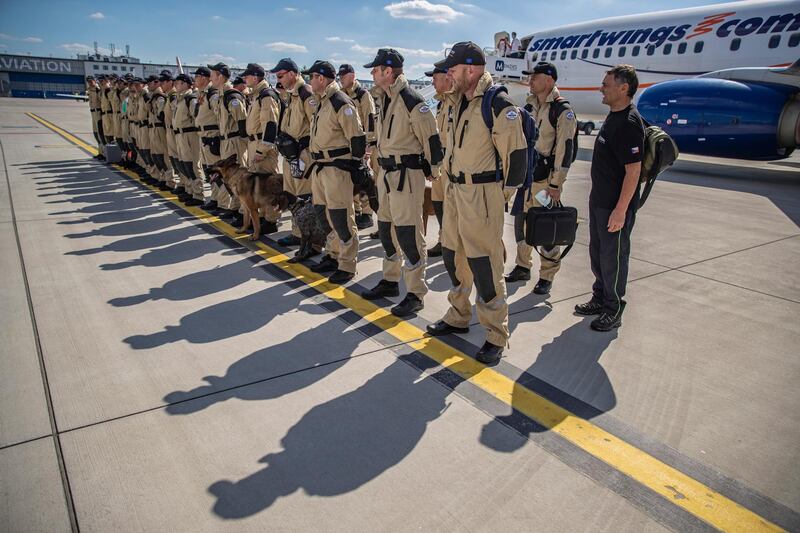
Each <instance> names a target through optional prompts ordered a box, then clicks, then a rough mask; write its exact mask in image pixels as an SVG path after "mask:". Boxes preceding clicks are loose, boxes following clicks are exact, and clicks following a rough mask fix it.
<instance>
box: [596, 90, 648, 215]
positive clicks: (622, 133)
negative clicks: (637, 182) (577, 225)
mask: <svg viewBox="0 0 800 533" xmlns="http://www.w3.org/2000/svg"><path fill="white" fill-rule="evenodd" d="M643 152H644V126H643V122H642V117H641V115H639V111H637V110H636V107H635V106H633V105H630V106H628V107H626V108H625V109H623V110H621V111H614V112H612V113H609V114H608V116H607V117H606V120H605V122H604V123H603V127H601V128H600V132H599V133H598V134H597V139H596V140H595V142H594V153H593V154H592V172H591V175H592V192H591V193H590V194H589V205H590V206H592V207H600V208H603V209H614V208H615V207H616V206H617V201H619V195H620V193H621V192H622V182H623V181H625V165H627V164H630V163H636V162H639V161H641V160H642V153H643ZM637 205H639V187H637V188H636V194H634V196H633V199H632V200H631V203H630V206H629V207H636V206H637Z"/></svg>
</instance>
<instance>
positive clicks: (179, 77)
mask: <svg viewBox="0 0 800 533" xmlns="http://www.w3.org/2000/svg"><path fill="white" fill-rule="evenodd" d="M175 81H182V82H186V83H188V84H189V85H191V84H193V83H194V80H193V79H192V77H191V76H189V75H188V74H178V75H177V76H175Z"/></svg>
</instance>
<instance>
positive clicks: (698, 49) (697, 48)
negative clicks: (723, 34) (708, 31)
mask: <svg viewBox="0 0 800 533" xmlns="http://www.w3.org/2000/svg"><path fill="white" fill-rule="evenodd" d="M702 51H703V41H697V42H696V43H694V53H695V54H699V53H700V52H702Z"/></svg>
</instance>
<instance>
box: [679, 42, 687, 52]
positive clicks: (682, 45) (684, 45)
mask: <svg viewBox="0 0 800 533" xmlns="http://www.w3.org/2000/svg"><path fill="white" fill-rule="evenodd" d="M678 53H679V54H683V53H686V43H681V44H679V45H678Z"/></svg>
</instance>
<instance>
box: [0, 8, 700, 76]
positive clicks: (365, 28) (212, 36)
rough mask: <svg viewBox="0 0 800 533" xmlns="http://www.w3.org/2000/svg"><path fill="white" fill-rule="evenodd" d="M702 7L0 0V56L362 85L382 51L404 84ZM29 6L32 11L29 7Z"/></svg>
mask: <svg viewBox="0 0 800 533" xmlns="http://www.w3.org/2000/svg"><path fill="white" fill-rule="evenodd" d="M709 3H713V2H709V1H708V0H706V1H705V2H704V1H702V0H637V1H635V2H630V1H622V0H558V1H550V2H543V1H540V0H528V1H525V0H517V1H507V0H468V1H465V2H461V1H459V0H395V1H393V0H336V1H327V2H319V1H307V0H285V1H272V0H266V1H262V2H225V1H221V0H215V1H206V0H192V1H189V2H180V3H173V2H168V1H163V0H162V1H153V0H138V1H134V2H91V1H90V2H87V1H57V2H53V1H46V0H45V1H41V2H30V1H27V2H25V1H20V0H0V53H21V54H28V53H30V54H32V55H38V56H53V57H73V58H74V57H75V54H76V53H85V52H87V51H92V50H93V48H94V45H93V43H94V41H97V43H98V46H99V47H100V48H101V52H102V53H107V52H108V49H109V43H114V44H115V45H116V50H117V55H119V54H121V53H124V51H125V45H126V44H129V45H130V47H131V55H132V56H134V57H138V58H139V59H141V60H142V61H143V62H154V63H165V64H175V57H176V56H177V57H180V59H181V61H182V62H183V64H189V65H197V64H205V63H216V62H218V61H222V62H225V63H228V64H229V65H232V66H244V65H246V64H247V63H250V62H256V63H259V64H261V65H262V66H264V67H265V68H270V67H271V66H273V65H275V64H276V63H277V62H278V60H279V59H281V58H283V57H291V58H293V59H294V60H295V61H296V62H297V63H298V65H300V66H303V65H311V63H313V62H314V60H316V59H325V60H328V61H330V62H332V63H333V64H334V65H336V66H338V65H340V64H342V63H350V64H352V65H353V66H354V67H355V68H356V75H357V76H358V77H359V78H369V72H368V69H365V68H363V66H362V65H364V64H366V63H368V62H369V61H370V60H371V59H372V58H373V57H374V55H375V51H376V50H377V49H378V48H380V47H384V46H391V47H393V48H396V49H398V50H399V51H400V52H401V53H402V54H403V55H404V56H405V70H406V73H407V76H408V77H409V78H411V79H414V78H418V77H420V76H422V73H423V72H424V71H425V70H429V69H430V68H431V65H432V64H433V62H434V61H437V60H439V59H441V58H442V57H444V50H445V48H446V47H448V46H450V45H451V44H452V43H454V42H457V41H465V40H472V41H475V42H476V43H478V44H480V45H481V46H490V45H491V44H492V37H493V35H494V33H495V32H497V31H503V30H505V31H509V32H511V31H516V32H517V33H518V34H519V35H520V36H522V35H526V34H530V33H533V32H535V31H536V30H543V29H548V28H552V27H557V26H561V25H564V24H569V23H574V22H583V21H588V20H591V19H595V18H604V17H613V16H618V15H630V14H634V13H646V12H649V11H658V10H664V9H678V8H681V7H692V6H700V5H706V4H709ZM32 7H33V8H32Z"/></svg>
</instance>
